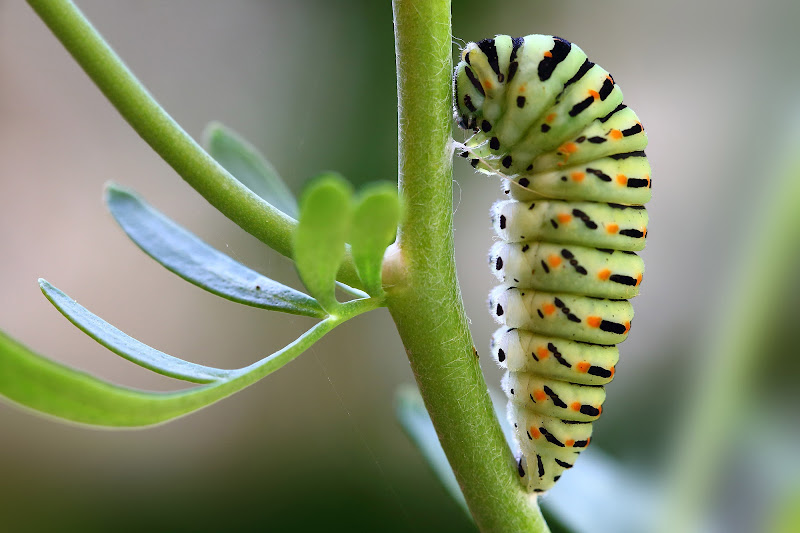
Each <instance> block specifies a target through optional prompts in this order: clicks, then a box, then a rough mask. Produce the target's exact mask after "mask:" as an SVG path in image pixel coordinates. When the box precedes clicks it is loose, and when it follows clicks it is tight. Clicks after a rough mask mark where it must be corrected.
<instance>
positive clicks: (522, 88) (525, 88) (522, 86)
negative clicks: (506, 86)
mask: <svg viewBox="0 0 800 533" xmlns="http://www.w3.org/2000/svg"><path fill="white" fill-rule="evenodd" d="M527 89H528V84H526V83H523V84H522V85H520V86H519V89H518V91H519V92H520V93H524V92H525V91H526V90H527Z"/></svg>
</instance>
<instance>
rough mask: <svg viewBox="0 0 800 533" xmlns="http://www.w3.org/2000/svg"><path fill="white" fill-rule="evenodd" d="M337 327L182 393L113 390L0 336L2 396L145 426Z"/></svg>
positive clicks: (287, 357)
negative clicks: (226, 377)
mask: <svg viewBox="0 0 800 533" xmlns="http://www.w3.org/2000/svg"><path fill="white" fill-rule="evenodd" d="M335 326H336V322H334V321H331V320H323V321H322V322H319V323H318V324H316V325H315V326H314V327H313V328H311V329H310V330H309V331H307V332H306V333H305V334H304V335H303V336H302V337H300V338H299V339H297V340H296V341H295V342H293V343H292V344H290V345H289V346H287V347H285V348H283V349H282V350H280V351H278V352H275V353H274V354H272V355H270V356H269V357H266V358H264V359H262V360H261V361H258V362H257V363H254V364H253V365H250V366H248V367H246V368H243V369H240V370H237V371H232V373H231V375H230V378H229V379H228V380H226V381H220V382H217V383H215V384H212V385H201V386H199V387H194V388H191V389H187V390H183V391H178V392H167V393H163V392H147V391H140V390H135V389H129V388H126V387H121V386H119V385H114V384H113V383H109V382H107V381H104V380H101V379H98V378H95V377H93V376H90V375H88V374H85V373H83V372H80V371H78V370H75V369H73V368H69V367H67V366H64V365H61V364H59V363H56V362H54V361H51V360H50V359H47V358H45V357H42V356H41V355H38V354H36V353H34V352H33V351H31V350H30V349H28V348H26V347H25V346H23V345H21V344H19V343H18V342H16V341H15V340H14V339H12V338H10V337H8V336H7V335H5V334H4V333H3V332H2V331H0V395H2V396H4V397H6V398H8V399H9V400H11V401H13V402H15V403H17V404H20V405H23V406H25V407H28V408H31V409H34V410H36V411H39V412H41V413H44V414H47V415H51V416H55V417H58V418H61V419H64V420H69V421H72V422H77V423H80V424H89V425H95V426H106V427H143V426H151V425H154V424H160V423H162V422H166V421H168V420H171V419H174V418H178V417H180V416H183V415H186V414H188V413H191V412H193V411H196V410H198V409H201V408H203V407H206V406H208V405H210V404H212V403H215V402H217V401H219V400H221V399H223V398H225V397H227V396H230V395H231V394H233V393H235V392H237V391H239V390H241V389H243V388H245V387H247V386H248V385H251V384H252V383H255V382H256V381H258V380H260V379H262V378H263V377H265V376H267V375H269V374H271V373H272V372H274V371H275V370H277V369H278V368H281V367H282V366H284V365H285V364H286V363H288V362H290V361H292V360H293V359H294V358H296V357H297V356H298V355H300V354H301V353H302V352H303V351H305V350H306V349H308V348H309V347H310V346H311V345H313V344H314V343H315V342H316V341H318V340H319V339H320V338H322V336H323V335H325V333H327V332H328V331H330V330H331V329H333V328H334V327H335Z"/></svg>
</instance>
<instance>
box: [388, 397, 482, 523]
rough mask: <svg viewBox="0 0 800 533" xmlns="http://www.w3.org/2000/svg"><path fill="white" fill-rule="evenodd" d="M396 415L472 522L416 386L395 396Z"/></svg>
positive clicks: (438, 477) (437, 476) (465, 502)
mask: <svg viewBox="0 0 800 533" xmlns="http://www.w3.org/2000/svg"><path fill="white" fill-rule="evenodd" d="M395 414H396V416H397V419H398V420H399V421H400V425H401V426H402V427H403V430H405V432H406V434H407V435H408V437H409V438H410V439H411V441H412V442H413V443H414V444H415V445H416V446H417V448H418V449H419V451H420V452H421V453H422V456H423V457H424V458H425V461H426V462H427V463H428V466H430V468H431V470H433V473H434V474H435V475H436V478H437V479H438V480H439V482H441V484H442V485H443V486H444V488H445V490H446V491H447V493H448V494H450V496H451V497H452V498H453V500H455V501H456V503H458V504H459V506H460V507H461V508H462V509H463V510H464V512H465V513H467V516H468V517H469V518H470V520H471V519H472V515H471V514H470V512H469V508H468V507H467V501H466V500H465V499H464V495H463V494H462V493H461V487H459V486H458V481H457V480H456V476H455V474H453V469H452V468H451V467H450V463H449V461H448V460H447V456H446V455H445V454H444V450H443V449H442V445H441V444H440V443H439V437H438V436H437V435H436V429H435V428H434V427H433V422H431V417H430V415H429V414H428V411H427V410H426V409H425V404H424V403H423V401H422V396H420V394H419V391H417V389H416V388H415V387H413V386H404V387H401V388H399V389H398V390H397V394H396V396H395Z"/></svg>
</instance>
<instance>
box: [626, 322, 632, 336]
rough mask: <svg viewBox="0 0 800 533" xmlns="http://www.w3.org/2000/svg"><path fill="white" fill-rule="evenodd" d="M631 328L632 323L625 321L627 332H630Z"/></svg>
mask: <svg viewBox="0 0 800 533" xmlns="http://www.w3.org/2000/svg"><path fill="white" fill-rule="evenodd" d="M630 330H631V323H630V322H629V321H626V322H625V333H628V332H629V331H630Z"/></svg>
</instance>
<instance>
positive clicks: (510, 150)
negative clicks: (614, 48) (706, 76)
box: [454, 35, 651, 493]
mask: <svg viewBox="0 0 800 533" xmlns="http://www.w3.org/2000/svg"><path fill="white" fill-rule="evenodd" d="M454 85H455V87H454V94H455V117H456V120H457V122H458V125H459V126H460V127H461V128H463V129H466V130H472V131H473V133H474V134H473V135H472V136H471V137H470V138H469V139H468V140H467V141H466V143H465V145H464V147H463V152H462V154H461V155H463V156H464V157H466V158H468V159H469V161H470V163H471V164H472V166H473V167H474V168H476V169H477V170H478V171H479V172H483V173H485V174H491V175H498V176H500V177H501V178H502V180H503V184H504V190H505V193H506V194H507V195H508V196H509V199H508V200H501V201H498V202H496V203H495V204H494V205H493V206H492V222H493V226H494V230H495V232H496V233H497V236H498V237H499V238H500V239H501V240H500V241H498V242H497V243H496V244H495V245H494V246H493V247H492V249H491V252H490V255H489V260H490V264H491V268H492V270H493V271H494V273H495V275H496V276H497V278H498V279H499V280H500V282H501V285H499V286H497V287H495V289H494V290H492V292H491V294H490V296H489V305H490V309H491V312H492V314H493V315H494V318H495V319H496V320H497V322H499V323H500V324H501V327H500V329H498V330H497V332H496V333H495V334H494V336H493V338H492V344H491V350H492V354H493V356H494V357H495V358H496V360H497V362H498V363H499V364H500V366H502V367H503V368H505V369H507V372H506V374H505V377H504V378H503V388H504V390H505V391H506V394H507V395H508V398H509V403H508V416H509V420H510V422H511V423H512V425H513V426H514V433H515V437H516V440H517V442H518V444H519V448H520V456H519V460H518V461H519V462H518V470H519V475H520V476H521V477H522V478H523V482H524V484H525V486H526V487H527V489H528V490H529V491H531V492H537V493H538V492H544V491H546V490H548V489H549V488H551V487H552V486H553V484H554V483H555V482H556V481H558V479H559V478H560V477H561V474H562V473H563V472H564V470H566V469H569V468H572V466H573V465H574V463H575V460H576V459H577V457H578V454H579V453H580V452H581V450H583V449H584V448H585V447H586V446H587V445H588V444H589V441H590V440H591V434H592V422H593V421H594V420H596V419H597V418H598V417H599V416H600V413H601V412H602V404H603V401H604V399H605V390H604V388H603V387H604V385H605V384H606V383H608V382H609V381H611V379H612V378H613V377H614V367H615V365H616V364H617V361H618V359H619V351H618V349H617V347H616V344H618V343H620V342H622V341H623V340H625V338H626V337H627V335H628V331H629V330H630V327H631V320H632V319H633V309H632V307H631V304H630V303H629V302H628V299H630V298H632V297H634V296H636V294H637V293H638V292H639V285H640V284H641V282H642V274H643V271H644V265H643V263H642V260H641V259H640V258H639V256H637V255H636V253H635V252H636V251H638V250H641V249H643V248H644V245H645V237H646V236H647V212H646V211H645V208H644V207H643V205H644V204H645V203H646V202H647V201H648V200H650V192H651V190H650V184H651V182H650V165H649V164H648V161H647V157H646V156H645V153H644V151H643V150H644V148H645V146H646V145H647V136H646V135H645V133H644V129H643V128H642V124H641V122H639V119H638V117H637V116H636V114H635V113H634V112H633V111H632V110H631V109H630V108H628V107H626V106H625V105H624V104H623V103H622V91H620V89H619V87H618V86H617V85H616V83H615V82H614V78H612V77H611V75H610V74H609V73H608V72H606V71H605V70H603V69H602V68H601V67H600V66H598V65H596V64H594V63H592V62H591V61H589V59H587V57H586V54H584V53H583V51H582V50H581V49H580V48H578V47H577V46H575V45H574V44H572V43H570V42H568V41H566V40H564V39H561V38H559V37H551V36H546V35H528V36H527V37H521V38H512V37H509V36H507V35H498V36H497V37H495V38H494V39H485V40H483V41H480V42H478V43H469V44H467V46H466V47H465V48H464V49H463V50H462V52H461V62H460V63H459V64H458V65H457V67H456V71H455V81H454Z"/></svg>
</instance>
